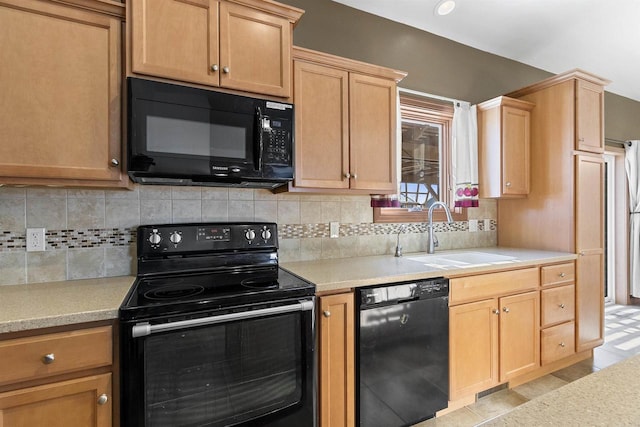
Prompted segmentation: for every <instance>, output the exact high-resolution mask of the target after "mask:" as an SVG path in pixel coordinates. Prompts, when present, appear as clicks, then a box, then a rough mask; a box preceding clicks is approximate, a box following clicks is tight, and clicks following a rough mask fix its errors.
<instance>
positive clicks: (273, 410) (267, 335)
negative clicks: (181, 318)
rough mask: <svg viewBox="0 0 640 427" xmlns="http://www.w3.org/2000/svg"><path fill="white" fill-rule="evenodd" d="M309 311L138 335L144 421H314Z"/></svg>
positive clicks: (212, 423) (191, 423)
mask: <svg viewBox="0 0 640 427" xmlns="http://www.w3.org/2000/svg"><path fill="white" fill-rule="evenodd" d="M310 316H312V311H307V312H301V311H299V312H292V313H284V314H278V315H272V316H263V317H258V318H249V319H244V320H239V321H231V322H224V323H219V324H213V325H208V326H202V327H197V328H189V329H181V330H176V331H171V332H164V333H157V334H152V335H149V336H147V337H144V338H137V340H141V341H138V342H139V343H143V354H144V361H143V366H144V369H143V371H144V373H143V377H144V378H143V381H144V388H143V390H141V393H143V394H144V405H143V406H144V411H145V415H144V419H145V426H154V427H155V426H158V427H164V426H166V427H177V426H203V425H206V426H231V425H274V426H275V425H277V426H280V425H298V424H295V423H300V422H301V423H302V424H299V425H309V426H311V425H314V416H315V414H314V412H315V411H314V409H313V408H314V405H313V389H312V388H311V385H312V383H313V376H312V371H313V368H312V366H313V364H312V358H313V356H312V355H313V336H312V334H309V333H308V331H309V330H310V329H312V325H311V324H310V322H312V317H310ZM305 330H306V331H307V332H305ZM287 417H289V420H288V421H287ZM305 417H306V418H305ZM292 422H294V424H291V423H292ZM281 423H282V424H281Z"/></svg>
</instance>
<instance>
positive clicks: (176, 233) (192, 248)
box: [138, 222, 278, 257]
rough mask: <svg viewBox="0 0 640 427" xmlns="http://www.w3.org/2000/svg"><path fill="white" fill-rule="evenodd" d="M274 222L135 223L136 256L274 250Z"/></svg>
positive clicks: (275, 247)
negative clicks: (136, 234)
mask: <svg viewBox="0 0 640 427" xmlns="http://www.w3.org/2000/svg"><path fill="white" fill-rule="evenodd" d="M277 235H278V233H277V225H276V224H275V223H255V222H250V223H240V222H225V223H195V224H163V225H153V226H152V225H143V226H140V227H138V257H141V256H142V257H144V256H146V255H157V254H165V253H166V254H171V253H190V252H211V251H239V250H246V249H251V248H256V249H258V248H259V249H271V250H277V248H278V240H277Z"/></svg>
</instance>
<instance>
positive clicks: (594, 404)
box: [482, 355, 640, 427]
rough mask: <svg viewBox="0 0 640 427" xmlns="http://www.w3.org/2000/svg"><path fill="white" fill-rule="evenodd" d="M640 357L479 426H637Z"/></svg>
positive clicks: (639, 423)
mask: <svg viewBox="0 0 640 427" xmlns="http://www.w3.org/2000/svg"><path fill="white" fill-rule="evenodd" d="M638 372H640V355H637V356H633V357H631V358H629V359H627V360H623V361H622V362H618V363H616V364H615V365H611V366H609V367H607V368H605V369H602V370H601V371H597V372H594V373H592V374H589V375H587V376H586V377H582V378H580V379H578V380H576V381H574V382H572V383H569V384H567V385H565V386H562V387H560V388H558V389H556V390H553V391H551V392H549V393H545V394H543V395H542V396H539V397H537V398H535V399H533V400H530V401H529V402H526V403H524V404H522V405H520V406H518V407H517V408H515V409H514V410H512V411H510V412H508V413H506V414H505V415H502V416H500V417H498V418H495V419H493V420H489V421H487V422H485V423H483V424H482V426H562V427H572V426H575V427H585V426H607V427H609V426H639V425H640V404H639V403H640V387H638V380H637V377H638Z"/></svg>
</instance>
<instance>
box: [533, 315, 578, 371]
mask: <svg viewBox="0 0 640 427" xmlns="http://www.w3.org/2000/svg"><path fill="white" fill-rule="evenodd" d="M575 331H576V328H575V323H574V322H567V323H563V324H561V325H557V326H552V327H550V328H546V329H543V330H542V331H540V345H541V350H540V353H541V354H540V361H541V363H542V364H543V365H545V364H547V363H551V362H554V361H556V360H560V359H562V358H564V357H567V356H571V355H572V354H574V353H575V352H576V345H575Z"/></svg>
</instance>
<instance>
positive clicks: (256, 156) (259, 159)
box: [253, 107, 264, 171]
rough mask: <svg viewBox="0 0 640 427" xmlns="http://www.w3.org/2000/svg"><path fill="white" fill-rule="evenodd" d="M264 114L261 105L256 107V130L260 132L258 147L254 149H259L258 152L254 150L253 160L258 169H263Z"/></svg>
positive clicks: (255, 167) (254, 166)
mask: <svg viewBox="0 0 640 427" xmlns="http://www.w3.org/2000/svg"><path fill="white" fill-rule="evenodd" d="M262 119H263V116H262V110H261V109H260V107H256V121H257V123H256V131H257V132H258V135H257V147H255V148H254V150H257V153H256V152H254V157H253V158H254V160H253V168H254V169H255V170H257V171H260V170H262V150H263V149H264V140H263V137H264V135H263V134H264V132H263V131H262V126H263V122H262Z"/></svg>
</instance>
